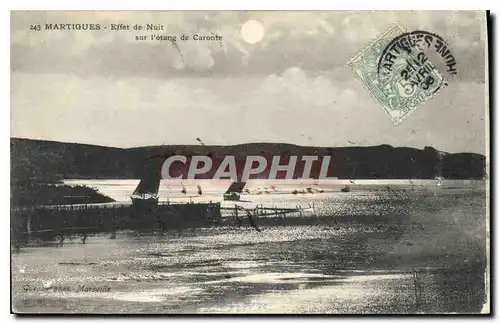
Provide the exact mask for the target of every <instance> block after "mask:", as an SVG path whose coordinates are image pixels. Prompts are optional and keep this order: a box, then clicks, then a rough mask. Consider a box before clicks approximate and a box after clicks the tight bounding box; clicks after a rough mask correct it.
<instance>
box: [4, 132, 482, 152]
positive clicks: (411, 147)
mask: <svg viewBox="0 0 500 324" xmlns="http://www.w3.org/2000/svg"><path fill="white" fill-rule="evenodd" d="M10 139H16V140H28V141H43V142H53V143H61V144H78V145H89V146H97V147H104V148H114V149H123V150H126V149H136V148H150V147H162V146H207V147H210V146H212V147H214V146H219V147H231V146H239V145H252V144H278V145H292V146H297V147H313V148H356V147H359V148H367V147H378V146H389V147H392V148H410V149H415V150H420V151H423V150H424V149H425V148H426V147H430V148H432V149H434V150H436V151H438V152H440V153H445V154H462V153H467V154H476V155H481V156H484V157H486V154H481V153H475V152H470V151H468V152H464V151H461V152H448V151H442V150H439V149H437V148H435V147H434V146H432V145H425V146H424V147H423V148H417V147H414V146H392V145H390V144H386V143H382V144H378V145H351V146H348V145H346V146H321V145H318V146H314V145H300V144H294V143H286V142H266V141H262V142H242V143H239V144H208V145H207V144H204V143H203V144H200V143H198V144H164V143H162V144H151V145H138V146H125V147H121V146H110V145H104V144H94V143H84V142H70V141H61V140H52V139H41V138H27V137H16V136H10Z"/></svg>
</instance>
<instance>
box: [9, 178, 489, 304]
mask: <svg viewBox="0 0 500 324" xmlns="http://www.w3.org/2000/svg"><path fill="white" fill-rule="evenodd" d="M106 186H107V188H105V189H102V187H103V186H102V185H101V188H99V189H100V190H101V191H103V192H105V193H106V191H107V193H106V194H110V193H111V192H114V195H115V197H114V198H115V199H116V198H117V197H120V195H121V196H124V197H126V196H127V195H128V193H127V192H129V191H130V188H131V190H133V188H134V187H135V184H134V183H128V184H123V186H122V187H120V185H119V184H117V183H114V187H113V184H112V183H105V184H104V187H106ZM194 188H196V187H194ZM332 188H333V189H332V192H329V193H324V194H314V195H312V194H310V195H290V194H283V193H281V194H276V193H275V194H271V193H270V194H256V193H254V194H252V195H249V196H247V197H248V198H247V199H248V201H249V202H246V203H243V204H247V205H249V206H252V205H254V204H262V205H267V206H271V205H279V206H295V205H297V204H300V205H302V206H307V205H308V204H311V203H312V202H313V201H314V203H315V207H316V209H317V213H320V214H327V215H332V217H338V219H341V217H342V216H345V214H349V215H351V214H359V215H362V216H363V217H368V218H369V217H373V218H374V219H376V217H379V216H384V217H388V218H389V219H392V220H393V221H384V222H370V221H368V222H352V221H349V222H345V221H339V222H336V223H335V222H334V223H331V224H316V225H313V226H279V227H264V228H263V231H262V232H257V231H255V230H253V229H252V228H251V227H219V228H206V229H192V230H188V231H184V232H167V233H166V234H164V235H147V236H136V235H135V234H134V233H119V235H118V236H117V238H116V239H114V240H113V239H110V238H109V235H98V236H94V237H91V238H89V239H88V240H87V243H86V244H81V243H80V242H79V241H78V240H75V241H74V242H68V243H65V244H64V245H63V246H56V245H55V244H52V245H49V246H47V245H45V246H37V247H29V248H23V249H21V252H20V253H16V254H13V255H12V261H13V262H12V279H13V292H12V293H13V305H14V309H15V310H17V311H29V312H113V313H119V312H132V313H140V312H157V313H205V312H209V313H212V312H215V313H217V312H223V313H228V312H238V313H408V312H410V313H413V312H478V311H480V310H481V307H482V300H483V297H484V268H483V266H484V258H485V245H486V241H485V215H486V205H485V202H486V196H485V190H484V188H481V186H480V185H477V184H475V185H468V186H460V187H456V186H448V187H446V188H443V187H440V188H435V187H432V188H427V187H425V188H416V189H415V188H408V187H405V188H404V190H401V192H403V193H397V194H396V193H395V194H390V195H387V194H381V193H378V192H377V191H376V190H374V188H371V187H367V186H365V187H359V188H357V189H356V190H353V191H352V192H350V193H347V194H346V193H339V192H336V191H335V190H334V189H335V187H334V186H332ZM177 189H178V188H171V189H169V190H171V191H172V192H175V191H176V190H177ZM375 189H376V188H375ZM399 189H401V188H399ZM222 190H224V188H222ZM271 190H272V189H271ZM208 191H210V190H207V192H208ZM213 191H214V193H213V198H211V197H210V198H209V199H215V198H216V197H218V194H217V192H216V190H215V189H214V190H213ZM219 191H220V190H219ZM276 191H278V190H276ZM281 191H284V190H281ZM178 199H185V197H182V196H179V198H178ZM198 199H202V198H198ZM117 200H119V199H117ZM402 202H404V203H402ZM65 242H66V241H65ZM415 273H418V277H417V278H415ZM416 287H417V288H418V289H417V291H418V293H416ZM419 296H420V297H419Z"/></svg>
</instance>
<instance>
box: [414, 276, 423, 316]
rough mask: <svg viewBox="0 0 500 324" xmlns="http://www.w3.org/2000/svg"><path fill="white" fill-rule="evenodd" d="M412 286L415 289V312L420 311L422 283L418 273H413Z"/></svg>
mask: <svg viewBox="0 0 500 324" xmlns="http://www.w3.org/2000/svg"><path fill="white" fill-rule="evenodd" d="M413 285H414V288H415V308H416V312H421V311H422V281H421V279H420V276H419V274H418V272H414V273H413Z"/></svg>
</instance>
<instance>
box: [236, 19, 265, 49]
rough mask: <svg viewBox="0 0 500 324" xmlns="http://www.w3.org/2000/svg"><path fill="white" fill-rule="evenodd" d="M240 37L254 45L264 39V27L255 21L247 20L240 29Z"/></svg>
mask: <svg viewBox="0 0 500 324" xmlns="http://www.w3.org/2000/svg"><path fill="white" fill-rule="evenodd" d="M241 37H242V38H243V40H244V41H245V42H247V43H249V44H255V43H258V42H260V41H261V40H262V38H263V37H264V26H263V25H262V23H260V22H258V21H256V20H249V21H247V22H246V23H244V24H243V26H242V27H241Z"/></svg>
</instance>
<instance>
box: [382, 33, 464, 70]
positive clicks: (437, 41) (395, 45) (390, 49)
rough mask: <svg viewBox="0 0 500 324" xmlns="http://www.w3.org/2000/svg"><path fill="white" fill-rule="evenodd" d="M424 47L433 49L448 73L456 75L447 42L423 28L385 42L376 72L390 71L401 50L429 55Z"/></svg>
mask: <svg viewBox="0 0 500 324" xmlns="http://www.w3.org/2000/svg"><path fill="white" fill-rule="evenodd" d="M426 49H430V50H433V51H434V53H435V54H437V56H438V57H439V58H440V59H441V60H442V62H443V63H444V65H445V66H446V72H447V73H448V74H450V75H456V74H457V73H458V70H457V61H456V59H455V56H454V55H453V53H452V51H451V48H450V46H449V45H448V43H447V42H446V41H445V40H444V39H443V38H442V37H441V36H439V35H437V34H434V33H431V32H427V31H423V30H416V31H412V32H407V33H403V34H401V35H399V36H397V37H395V38H394V39H393V40H392V41H391V42H390V43H389V44H387V46H386V47H385V48H384V50H383V51H382V54H381V55H380V58H379V62H378V65H377V72H378V73H379V74H381V73H382V74H383V73H384V72H388V71H390V69H391V66H392V64H393V63H394V61H395V59H397V57H398V55H400V54H401V53H403V52H404V53H407V54H411V52H412V51H415V52H417V53H419V54H420V53H422V54H420V56H421V58H423V56H424V55H425V56H430V55H429V52H428V51H426ZM434 56H436V55H434ZM434 63H435V62H434ZM384 70H385V71H384Z"/></svg>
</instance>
